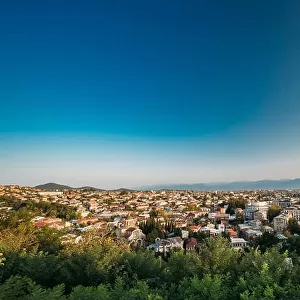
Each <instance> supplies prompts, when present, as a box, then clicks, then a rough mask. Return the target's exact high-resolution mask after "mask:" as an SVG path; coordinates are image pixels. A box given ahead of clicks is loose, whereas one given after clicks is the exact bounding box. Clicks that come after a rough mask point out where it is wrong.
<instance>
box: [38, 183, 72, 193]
mask: <svg viewBox="0 0 300 300" xmlns="http://www.w3.org/2000/svg"><path fill="white" fill-rule="evenodd" d="M35 188H37V189H42V190H48V191H56V190H72V189H74V188H72V187H70V186H68V185H62V184H58V183H54V182H49V183H45V184H40V185H37V186H35Z"/></svg>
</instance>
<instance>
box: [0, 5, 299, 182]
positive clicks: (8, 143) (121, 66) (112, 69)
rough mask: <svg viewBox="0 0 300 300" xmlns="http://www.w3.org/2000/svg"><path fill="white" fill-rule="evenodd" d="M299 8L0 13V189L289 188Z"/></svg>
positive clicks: (293, 165) (25, 9) (293, 164)
mask: <svg viewBox="0 0 300 300" xmlns="http://www.w3.org/2000/svg"><path fill="white" fill-rule="evenodd" d="M299 20H300V2H299V1H150V2H149V1H147V2H145V1H106V2H102V1H26V2H24V1H7V3H4V4H2V5H1V9H0V28H1V31H0V54H1V55H0V66H1V67H0V103H1V106H0V110H1V118H0V166H1V174H0V183H3V184H7V183H18V184H26V185H35V184H39V183H43V182H48V181H57V182H60V183H66V184H70V185H87V184H89V185H94V186H98V187H104V188H105V187H106V188H114V187H119V186H127V187H134V186H139V185H146V184H162V183H192V182H208V181H232V180H254V179H263V178H293V177H300V173H299V169H300V168H299V167H300V161H299V160H300V157H299V153H300V152H299V151H300V134H299V132H300V110H299V109H300V54H299V53H300V21H299Z"/></svg>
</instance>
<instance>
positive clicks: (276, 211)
mask: <svg viewBox="0 0 300 300" xmlns="http://www.w3.org/2000/svg"><path fill="white" fill-rule="evenodd" d="M0 196H2V197H7V198H14V199H18V200H20V201H22V202H26V201H34V202H36V203H40V202H47V203H51V204H54V203H56V204H60V205H64V206H67V207H71V208H72V209H74V210H75V211H76V218H72V219H71V218H69V219H63V218H58V217H57V216H53V217H52V216H45V215H43V214H37V215H35V216H33V218H32V220H31V223H32V225H33V226H34V227H36V228H42V227H45V226H47V227H50V228H55V229H57V230H65V234H64V235H63V236H62V240H63V242H64V243H68V242H72V243H79V242H80V240H81V239H82V233H84V232H87V231H90V230H97V231H98V232H99V233H101V234H103V235H113V236H114V237H115V238H117V239H120V240H122V241H123V242H125V243H127V244H128V245H129V246H131V247H133V248H137V247H138V248H147V249H153V251H154V252H155V253H164V254H165V253H168V252H169V250H170V249H177V248H181V249H182V248H184V249H185V250H186V251H189V250H197V240H198V239H199V238H201V237H202V238H203V237H210V238H215V237H217V236H220V235H221V236H224V237H228V238H229V239H230V243H231V246H232V247H233V248H237V249H240V248H245V247H247V246H248V245H249V243H251V241H253V239H255V238H257V237H260V236H262V235H263V234H264V233H265V232H269V233H274V234H275V235H276V237H277V238H278V240H279V241H283V240H285V239H287V237H288V236H289V235H291V234H297V233H293V232H291V231H290V230H288V227H289V226H290V224H293V225H295V226H296V227H298V225H299V221H300V192H299V191H293V190H286V191H276V190H272V191H263V190H261V191H214V192H203V191H172V190H160V191H128V190H117V191H98V190H85V189H78V190H62V191H46V190H42V189H37V188H31V187H23V186H17V185H9V186H0ZM4 204H5V202H1V203H0V213H1V214H2V215H3V214H9V213H10V212H11V211H13V209H14V208H13V207H9V206H5V205H4ZM151 220H152V221H151ZM151 222H152V229H151V230H149V226H148V225H149V224H150V223H151ZM147 224H148V225H147ZM153 224H156V225H157V224H158V225H159V226H160V228H161V232H158V231H157V230H156V229H155V228H154V227H155V226H154V227H153ZM147 226H148V227H147ZM150 227H151V226H150ZM154 229H155V230H154Z"/></svg>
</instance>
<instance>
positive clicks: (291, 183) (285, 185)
mask: <svg viewBox="0 0 300 300" xmlns="http://www.w3.org/2000/svg"><path fill="white" fill-rule="evenodd" d="M137 189H140V190H200V191H215V190H223V191H234V190H263V189H265V190H272V189H275V190H288V189H300V178H296V179H280V180H260V181H235V182H214V183H194V184H166V185H151V186H143V187H139V188H137Z"/></svg>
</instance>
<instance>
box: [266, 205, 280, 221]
mask: <svg viewBox="0 0 300 300" xmlns="http://www.w3.org/2000/svg"><path fill="white" fill-rule="evenodd" d="M279 214H280V206H278V205H271V206H270V207H269V208H268V211H267V218H268V220H269V222H270V223H271V222H272V221H273V219H274V218H275V217H277V216H278V215H279Z"/></svg>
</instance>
